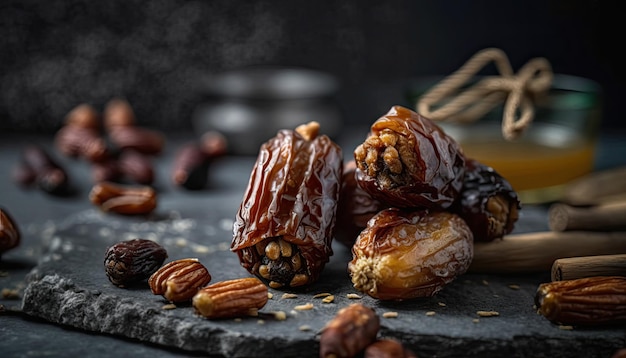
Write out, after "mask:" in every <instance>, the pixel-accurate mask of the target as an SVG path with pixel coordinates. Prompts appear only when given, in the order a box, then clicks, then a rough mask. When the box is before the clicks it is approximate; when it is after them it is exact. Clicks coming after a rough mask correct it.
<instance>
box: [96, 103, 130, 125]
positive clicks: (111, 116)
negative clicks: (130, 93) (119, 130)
mask: <svg viewBox="0 0 626 358" xmlns="http://www.w3.org/2000/svg"><path fill="white" fill-rule="evenodd" d="M103 118H104V127H105V128H107V129H111V128H114V127H129V126H134V125H135V111H134V110H133V107H132V106H131V105H130V103H129V102H128V101H127V100H126V99H124V98H113V99H111V100H110V101H108V102H107V104H106V105H105V106H104V115H103Z"/></svg>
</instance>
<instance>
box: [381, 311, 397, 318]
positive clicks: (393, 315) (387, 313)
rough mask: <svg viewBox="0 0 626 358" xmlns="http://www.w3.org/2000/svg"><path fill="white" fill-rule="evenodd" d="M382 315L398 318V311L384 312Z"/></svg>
mask: <svg viewBox="0 0 626 358" xmlns="http://www.w3.org/2000/svg"><path fill="white" fill-rule="evenodd" d="M382 316H383V317H384V318H396V317H398V312H384V313H383V315H382Z"/></svg>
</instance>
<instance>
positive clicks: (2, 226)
mask: <svg viewBox="0 0 626 358" xmlns="http://www.w3.org/2000/svg"><path fill="white" fill-rule="evenodd" d="M20 241H21V235H20V230H19V228H18V226H17V225H16V223H15V221H14V220H13V218H12V217H11V215H9V212H8V211H7V210H6V209H4V208H2V207H0V256H1V255H2V254H3V253H4V252H7V251H9V250H11V249H14V248H16V247H17V246H19V244H20Z"/></svg>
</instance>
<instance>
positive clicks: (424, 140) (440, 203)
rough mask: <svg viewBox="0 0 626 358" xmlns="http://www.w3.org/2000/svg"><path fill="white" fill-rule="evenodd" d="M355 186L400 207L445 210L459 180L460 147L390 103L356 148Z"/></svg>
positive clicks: (424, 120)
mask: <svg viewBox="0 0 626 358" xmlns="http://www.w3.org/2000/svg"><path fill="white" fill-rule="evenodd" d="M354 158H355V161H356V165H357V170H356V178H357V182H358V183H359V185H360V186H361V187H362V188H363V189H364V190H365V191H366V192H368V193H369V194H370V195H371V196H372V197H373V198H375V199H377V200H379V201H381V202H383V203H385V204H386V205H388V206H392V207H399V208H424V209H431V208H432V209H445V208H447V207H449V206H450V205H452V203H453V202H454V200H455V199H456V198H457V196H458V194H459V192H460V191H461V186H462V185H463V174H464V169H465V159H464V156H463V152H462V150H461V147H460V146H459V145H458V144H457V143H456V141H454V139H452V138H451V137H449V136H448V135H447V134H446V133H445V132H444V131H443V130H442V129H441V128H440V127H439V126H437V125H436V124H435V123H434V122H432V121H431V120H429V119H428V118H425V117H422V116H421V115H419V114H417V113H415V112H413V111H411V110H410V109H407V108H405V107H401V106H394V107H392V108H391V110H389V112H387V114H385V115H384V116H382V117H380V118H379V119H378V120H377V121H376V122H374V123H373V124H372V126H371V127H370V133H369V136H368V137H367V139H366V140H365V141H364V142H363V143H362V144H360V145H359V146H358V147H357V148H356V149H355V151H354Z"/></svg>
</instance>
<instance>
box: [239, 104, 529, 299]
mask: <svg viewBox="0 0 626 358" xmlns="http://www.w3.org/2000/svg"><path fill="white" fill-rule="evenodd" d="M318 131H319V124H317V123H315V122H312V123H309V124H306V125H303V126H300V127H299V128H296V129H295V130H282V131H279V133H278V134H277V136H276V137H274V138H272V139H270V140H269V141H268V142H266V143H265V144H263V145H262V147H261V149H260V152H259V156H258V158H257V162H256V164H255V166H254V168H253V171H252V174H251V177H250V181H249V183H248V187H247V189H246V192H245V194H244V197H243V200H242V203H241V206H240V208H239V211H238V213H237V217H236V222H235V225H234V237H233V241H232V245H231V250H232V251H234V252H236V253H237V254H238V256H239V259H240V262H241V264H242V266H243V267H244V268H246V269H247V270H248V271H249V272H251V273H252V274H254V275H256V276H258V277H259V278H261V279H263V280H265V281H266V282H268V283H269V285H270V287H273V288H281V287H291V288H293V287H301V286H307V285H310V284H311V283H313V282H315V281H316V280H317V278H318V277H319V274H320V272H321V270H322V269H323V267H324V265H325V264H326V262H328V261H329V257H330V255H332V250H331V240H332V238H336V239H337V240H338V241H339V242H341V243H342V244H344V245H346V246H347V247H349V248H351V249H352V254H353V259H352V261H351V262H350V263H349V264H348V271H349V274H350V277H351V280H352V283H353V285H354V287H355V288H356V289H358V290H359V291H362V292H364V293H366V294H368V295H370V296H372V297H375V298H378V299H381V300H404V299H411V298H416V297H427V296H432V295H434V294H435V293H437V292H439V291H440V290H441V289H442V288H443V287H444V286H445V285H446V284H447V283H449V282H451V281H452V280H454V279H455V278H456V277H457V276H459V275H461V274H463V273H465V272H466V271H467V269H468V267H469V265H470V263H471V261H472V259H473V243H474V241H491V240H495V239H498V238H502V237H503V236H504V235H506V234H508V233H510V232H511V231H512V230H513V226H514V224H515V222H516V221H517V219H518V212H519V210H520V209H521V206H520V202H519V200H518V197H517V194H516V192H515V191H514V190H513V188H512V187H511V185H510V184H509V183H508V182H507V181H506V180H505V179H504V178H503V177H501V176H500V175H499V174H498V173H497V172H495V171H494V170H493V169H492V168H490V167H488V166H486V165H483V164H481V163H480V162H478V161H476V160H474V159H470V158H467V157H465V155H464V154H463V151H462V148H461V147H460V146H459V145H458V144H457V143H456V142H455V140H454V139H453V138H451V137H450V136H448V135H447V134H446V133H445V132H444V131H443V130H442V129H441V128H440V127H439V126H437V125H436V124H435V123H434V122H432V121H431V120H429V119H427V118H424V117H422V116H421V115H419V114H418V113H416V112H414V111H411V110H410V109H407V108H404V107H401V106H393V107H392V108H391V109H390V110H389V112H388V113H386V114H385V115H383V116H382V117H380V118H379V119H378V120H376V121H375V122H374V123H373V124H372V125H371V127H370V133H369V134H368V136H367V138H366V139H365V140H364V141H363V143H361V144H360V145H358V146H357V147H356V149H355V150H354V161H349V162H347V163H345V165H344V163H343V160H342V158H343V157H342V152H341V149H340V148H339V146H338V145H337V144H336V143H334V142H332V140H330V139H329V138H328V137H326V136H324V135H318Z"/></svg>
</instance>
